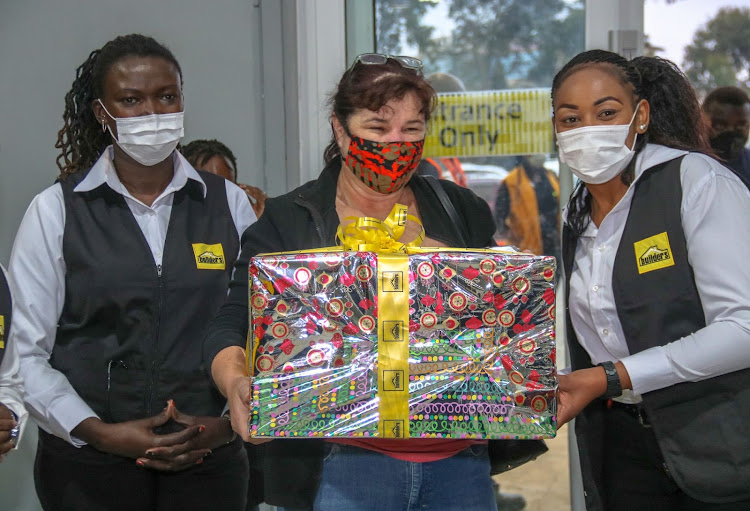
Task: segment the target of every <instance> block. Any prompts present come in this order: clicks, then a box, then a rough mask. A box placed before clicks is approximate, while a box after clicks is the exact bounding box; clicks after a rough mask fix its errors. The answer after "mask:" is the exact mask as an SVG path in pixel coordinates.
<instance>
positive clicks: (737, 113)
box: [707, 101, 750, 119]
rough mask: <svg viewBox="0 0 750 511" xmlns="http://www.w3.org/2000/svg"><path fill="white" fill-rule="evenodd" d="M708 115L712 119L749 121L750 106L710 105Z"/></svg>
mask: <svg viewBox="0 0 750 511" xmlns="http://www.w3.org/2000/svg"><path fill="white" fill-rule="evenodd" d="M707 111H708V114H709V115H710V116H711V118H712V119H747V118H750V104H747V103H746V104H744V105H732V104H731V103H719V102H718V101H714V102H712V103H709V105H708V108H707Z"/></svg>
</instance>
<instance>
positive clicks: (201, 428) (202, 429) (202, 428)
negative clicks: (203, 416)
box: [198, 426, 206, 433]
mask: <svg viewBox="0 0 750 511" xmlns="http://www.w3.org/2000/svg"><path fill="white" fill-rule="evenodd" d="M198 431H200V432H201V433H203V432H204V431H206V426H201V427H200V428H198Z"/></svg>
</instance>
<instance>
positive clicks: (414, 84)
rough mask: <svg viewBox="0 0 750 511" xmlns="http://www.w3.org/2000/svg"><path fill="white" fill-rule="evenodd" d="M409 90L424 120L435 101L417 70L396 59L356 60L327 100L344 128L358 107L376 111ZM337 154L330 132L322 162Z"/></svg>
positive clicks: (335, 144) (338, 151)
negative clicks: (361, 61) (370, 62)
mask: <svg viewBox="0 0 750 511" xmlns="http://www.w3.org/2000/svg"><path fill="white" fill-rule="evenodd" d="M409 92H413V93H415V94H416V96H417V99H418V100H419V102H420V103H421V105H422V108H421V109H420V113H423V114H424V118H425V122H427V121H429V120H430V115H431V114H432V111H433V110H434V109H435V105H436V104H437V94H436V92H435V89H433V88H432V86H431V85H430V84H429V83H427V81H426V80H425V79H424V77H423V76H422V74H421V73H419V72H417V71H416V70H414V69H409V68H405V67H403V66H402V65H401V64H400V63H399V62H398V61H396V60H393V59H388V61H387V62H386V63H385V64H362V63H359V62H358V63H356V64H354V65H353V66H352V67H351V68H349V69H348V70H347V71H346V72H345V73H344V75H343V76H342V77H341V81H340V82H339V84H338V86H337V87H336V90H335V91H334V93H333V94H332V95H331V99H330V101H329V103H330V105H331V110H332V112H333V114H334V115H335V116H336V117H337V118H338V120H339V122H341V125H342V126H343V127H344V129H346V130H347V131H348V123H349V117H351V115H352V114H353V113H354V112H355V111H356V110H359V109H366V110H371V111H373V112H377V111H378V110H380V109H381V108H383V106H384V105H385V104H386V103H388V102H389V101H391V100H393V99H402V98H403V97H404V96H406V95H407V94H408V93H409ZM339 156H341V151H340V150H339V146H338V144H337V143H336V134H335V133H333V136H332V138H331V142H330V143H329V144H328V147H326V150H325V152H324V153H323V159H324V160H325V162H326V165H327V164H329V163H330V162H331V161H333V160H334V159H336V158H338V157H339Z"/></svg>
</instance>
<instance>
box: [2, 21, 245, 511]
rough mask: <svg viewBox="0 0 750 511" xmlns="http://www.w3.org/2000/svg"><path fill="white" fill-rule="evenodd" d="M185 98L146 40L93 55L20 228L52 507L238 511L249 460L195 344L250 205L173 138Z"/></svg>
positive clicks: (29, 375) (34, 392)
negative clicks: (55, 173) (197, 165)
mask: <svg viewBox="0 0 750 511" xmlns="http://www.w3.org/2000/svg"><path fill="white" fill-rule="evenodd" d="M183 108H184V107H183V96H182V71H181V69H180V65H179V64H178V62H177V60H176V59H175V57H174V56H173V55H172V53H171V52H170V51H169V50H168V49H167V48H165V47H164V46H162V45H161V44H159V43H158V42H156V41H155V40H154V39H152V38H150V37H146V36H143V35H139V34H131V35H127V36H121V37H117V38H115V39H113V40H112V41H110V42H108V43H107V44H105V45H104V46H103V47H102V48H101V49H99V50H96V51H94V52H92V53H91V54H90V55H89V57H88V59H87V60H86V61H85V62H84V63H83V64H82V65H81V66H80V67H79V68H78V69H77V71H76V78H75V81H74V82H73V86H72V88H71V90H70V92H68V94H67V95H66V97H65V112H64V115H63V118H64V121H65V124H64V126H63V128H62V129H61V130H60V132H59V135H58V141H57V144H56V147H57V148H58V149H60V151H61V152H60V156H59V157H58V160H57V163H58V166H59V167H60V171H61V173H60V177H59V179H58V182H57V183H55V184H54V185H53V186H51V187H50V188H48V189H46V190H44V191H43V192H41V193H40V194H39V195H37V196H36V197H35V198H34V200H33V201H32V203H31V205H30V206H29V209H28V211H27V212H26V215H25V217H24V219H23V222H22V224H21V226H20V228H19V231H18V235H17V237H16V241H15V244H14V247H13V252H12V255H11V263H10V278H11V280H12V282H13V283H14V289H16V290H18V293H17V297H16V308H15V311H14V323H15V324H14V328H13V330H12V333H11V335H12V336H13V339H12V342H15V343H17V344H16V346H17V347H18V351H19V354H20V357H21V374H22V376H23V377H24V379H25V380H26V393H27V395H26V403H27V406H28V408H29V411H30V413H31V415H32V416H33V417H34V419H35V420H36V421H37V423H38V424H39V426H40V428H41V429H40V433H39V434H40V438H39V448H38V453H37V458H36V466H35V483H36V488H37V492H38V494H39V498H40V501H41V503H42V506H43V507H44V509H45V510H47V511H49V510H94V509H95V510H119V509H144V510H162V509H191V510H193V509H206V510H209V509H211V510H213V509H230V510H231V509H233V510H237V511H239V510H242V509H244V506H245V499H246V491H247V480H248V466H247V458H246V455H245V451H244V449H243V446H242V442H241V439H239V438H235V436H234V434H233V433H232V430H231V427H230V424H229V421H228V420H226V419H225V418H223V417H221V413H222V411H223V408H224V405H225V399H224V398H222V397H221V395H220V394H219V393H218V392H217V391H216V390H215V389H214V387H213V386H212V384H211V381H210V379H209V376H208V373H207V371H206V369H205V367H204V365H203V364H202V362H201V360H202V352H201V340H202V336H203V332H204V330H205V328H206V325H207V324H208V321H209V319H210V318H211V316H212V315H213V314H214V312H215V311H216V310H217V308H218V307H219V305H220V304H221V303H222V301H223V299H224V295H225V288H226V285H227V283H228V280H229V277H230V273H231V268H232V263H233V261H234V259H235V258H236V257H237V254H238V252H239V246H240V245H239V243H240V241H239V240H240V235H241V234H242V232H243V231H244V230H245V228H246V227H248V226H249V225H250V224H251V223H252V222H253V221H255V215H254V213H253V211H252V208H251V207H250V203H249V202H248V200H247V198H246V197H245V193H244V192H243V191H242V190H241V189H240V188H238V187H237V186H235V185H234V184H232V183H231V182H229V181H226V180H224V179H222V178H220V177H218V176H215V175H213V174H209V173H205V172H198V171H196V170H195V169H194V168H193V167H192V166H191V165H190V164H189V163H188V162H187V160H185V159H184V158H183V157H182V156H181V155H180V153H179V152H177V151H175V148H176V146H177V144H178V142H179V140H180V138H181V137H182V135H183V122H182V121H183Z"/></svg>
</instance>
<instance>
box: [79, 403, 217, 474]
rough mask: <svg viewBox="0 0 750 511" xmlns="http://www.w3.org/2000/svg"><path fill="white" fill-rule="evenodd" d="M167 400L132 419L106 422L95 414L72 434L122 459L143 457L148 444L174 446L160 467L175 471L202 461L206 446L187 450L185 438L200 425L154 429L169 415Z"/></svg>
mask: <svg viewBox="0 0 750 511" xmlns="http://www.w3.org/2000/svg"><path fill="white" fill-rule="evenodd" d="M173 406H174V405H173V404H172V402H170V403H169V404H168V405H167V407H166V408H165V409H164V410H162V412H161V413H160V414H158V415H154V416H153V417H148V418H146V419H140V420H135V421H127V422H119V423H116V424H108V423H106V422H103V421H102V420H101V419H99V418H97V417H89V418H88V419H85V420H84V421H83V422H81V423H80V424H79V425H78V426H76V427H75V428H74V429H73V431H72V432H71V434H72V436H75V437H77V438H80V439H81V440H83V441H84V442H86V443H88V444H89V445H91V446H92V447H94V448H95V449H98V450H100V451H103V452H107V453H110V454H116V455H118V456H123V457H125V458H132V459H137V458H141V457H145V456H146V451H147V450H148V449H149V448H152V447H175V446H176V447H178V448H177V449H175V450H174V451H173V457H172V458H170V459H168V460H165V462H164V463H163V464H162V466H161V468H160V469H161V470H164V471H167V472H176V471H179V470H184V469H186V468H190V467H192V466H193V465H196V464H199V463H202V462H203V458H204V457H205V456H206V455H207V454H209V453H210V452H211V450H210V449H194V450H190V447H189V446H188V445H187V442H188V440H190V439H191V438H193V437H195V436H196V435H199V434H200V433H201V432H202V431H203V429H204V427H203V426H202V425H199V424H196V425H193V426H190V427H186V428H185V429H183V430H181V431H178V432H176V433H168V434H165V435H160V434H157V433H154V428H157V427H159V426H163V425H164V424H166V423H167V422H168V421H169V420H170V418H171V407H173Z"/></svg>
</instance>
